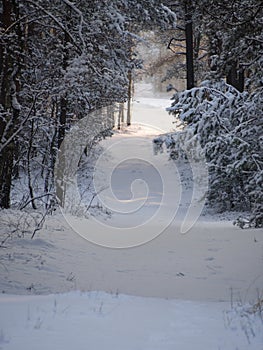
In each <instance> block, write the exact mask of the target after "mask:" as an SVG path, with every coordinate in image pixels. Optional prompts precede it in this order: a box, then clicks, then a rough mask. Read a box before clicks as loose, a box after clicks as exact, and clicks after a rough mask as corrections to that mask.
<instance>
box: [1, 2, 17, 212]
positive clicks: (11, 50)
mask: <svg viewBox="0 0 263 350" xmlns="http://www.w3.org/2000/svg"><path fill="white" fill-rule="evenodd" d="M2 5H3V13H2V20H1V22H2V26H3V31H5V30H6V33H5V35H4V36H3V40H2V42H1V46H0V61H1V68H0V79H1V85H0V88H1V93H0V104H1V105H2V110H1V112H0V113H1V118H0V144H3V143H4V142H6V141H7V140H9V139H10V137H11V136H12V135H13V133H14V131H15V130H16V128H17V127H18V118H19V114H20V106H19V103H18V101H17V92H18V90H19V84H18V75H19V70H20V60H21V56H20V52H19V51H20V50H21V42H22V38H21V31H20V28H19V26H16V27H14V28H13V29H12V30H13V32H12V41H11V38H9V35H10V33H9V32H8V30H7V29H8V28H10V27H11V26H12V24H13V23H14V22H16V21H18V19H19V9H18V4H17V2H16V1H15V0H13V1H11V0H3V1H2ZM14 31H15V32H14ZM14 151H15V142H14V140H13V139H12V140H10V142H9V143H8V144H7V145H5V146H4V148H3V149H2V150H1V152H0V207H2V208H9V207H10V195H11V185H12V172H13V163H14Z"/></svg>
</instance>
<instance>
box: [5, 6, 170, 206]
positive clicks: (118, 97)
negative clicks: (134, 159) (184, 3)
mask: <svg viewBox="0 0 263 350" xmlns="http://www.w3.org/2000/svg"><path fill="white" fill-rule="evenodd" d="M1 14H2V15H1V48H0V58H1V61H2V62H3V65H2V66H1V75H0V79H1V81H0V83H1V101H0V103H1V106H0V113H1V118H0V160H1V165H0V207H9V206H10V196H11V188H12V181H13V180H14V173H15V175H16V177H17V178H18V177H19V176H20V175H22V176H26V177H27V178H28V193H27V195H26V196H25V198H24V199H23V202H24V203H23V204H22V206H24V205H25V203H31V204H32V206H33V207H36V206H37V204H40V202H39V201H38V200H34V198H33V197H34V196H35V195H36V196H37V197H38V198H40V197H41V193H42V194H43V192H44V196H45V198H46V199H47V198H49V196H46V195H47V194H49V192H50V190H51V189H52V186H53V172H54V164H55V160H56V157H57V154H58V149H59V147H60V146H61V144H62V142H63V140H64V137H65V135H66V133H67V132H68V130H70V128H71V127H72V126H73V125H74V124H75V123H76V121H77V120H79V119H81V118H83V117H84V116H86V115H87V114H88V113H90V112H91V111H95V110H98V109H99V108H102V107H107V106H110V105H114V103H123V102H124V101H126V100H127V98H128V91H129V90H128V86H129V75H130V73H131V72H132V71H133V70H134V69H136V68H137V66H138V62H137V60H136V57H135V56H134V55H132V56H131V55H130V54H129V53H130V52H131V46H132V45H134V42H135V41H136V40H138V39H139V38H138V35H137V33H138V30H139V28H142V27H147V28H153V27H154V26H159V27H161V28H163V29H164V28H167V26H170V25H171V24H172V23H173V22H174V15H173V13H172V12H171V11H170V10H169V8H168V7H165V6H163V5H162V4H161V3H160V2H159V1H157V0H151V1H147V2H146V1H143V0H136V1H133V2H130V1H128V0H117V1H114V2H109V1H106V0H103V1H100V2H96V1H95V2H94V1H90V0H89V1H84V0H77V1H75V2H72V1H69V0H54V1H52V2H50V1H47V0H37V1H33V0H23V1H19V2H18V1H16V0H12V1H11V0H3V1H2V2H1ZM131 24H132V25H131ZM110 109H111V108H110ZM102 124H103V120H102ZM38 173H39V174H40V176H38V175H37V174H38ZM33 177H34V178H35V179H33ZM37 181H38V182H39V183H40V182H41V181H42V185H40V184H38V185H37ZM41 187H42V188H41ZM46 205H48V202H47V203H46Z"/></svg>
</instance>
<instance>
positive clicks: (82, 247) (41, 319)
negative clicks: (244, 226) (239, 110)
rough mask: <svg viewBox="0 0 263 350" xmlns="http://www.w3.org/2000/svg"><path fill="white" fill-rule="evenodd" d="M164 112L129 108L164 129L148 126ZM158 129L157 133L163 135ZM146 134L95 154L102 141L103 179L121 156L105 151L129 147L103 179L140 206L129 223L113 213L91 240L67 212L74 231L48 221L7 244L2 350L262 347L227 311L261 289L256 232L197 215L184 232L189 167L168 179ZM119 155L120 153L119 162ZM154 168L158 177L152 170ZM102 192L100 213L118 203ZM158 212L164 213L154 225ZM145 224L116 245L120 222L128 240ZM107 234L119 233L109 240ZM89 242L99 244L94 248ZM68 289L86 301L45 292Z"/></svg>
mask: <svg viewBox="0 0 263 350" xmlns="http://www.w3.org/2000/svg"><path fill="white" fill-rule="evenodd" d="M162 104H165V102H164V101H159V102H158V101H157V100H155V101H154V103H153V101H152V100H143V103H142V102H141V103H140V104H139V103H138V104H137V105H136V106H135V107H134V108H135V111H134V112H135V115H136V117H138V118H140V117H142V113H146V114H147V118H148V120H145V117H144V120H143V121H144V122H147V124H150V120H151V122H152V125H154V126H155V127H161V125H156V124H155V122H154V121H156V123H157V121H159V120H160V113H163V115H164V116H165V112H163V111H162V112H160V109H159V107H160V106H162ZM149 119H150V120H149ZM169 123H170V122H169ZM165 125H166V126H165V131H168V130H169V128H170V127H172V124H169V125H168V124H165ZM149 128H150V130H149ZM153 129H154V128H153V127H152V126H150V127H142V126H140V125H139V126H138V125H137V126H136V127H134V128H132V129H131V131H130V132H129V134H127V132H126V131H125V133H126V134H125V135H123V134H121V133H119V134H118V135H116V136H115V137H114V138H113V139H110V140H108V141H106V143H105V144H104V146H105V145H107V142H108V146H107V147H106V146H105V147H106V149H108V150H109V151H110V152H112V153H110V152H108V153H107V157H106V158H105V159H104V160H103V159H102V160H103V161H102V163H100V166H99V167H98V168H99V171H100V174H102V173H103V171H104V170H105V169H104V166H105V165H106V164H108V163H107V160H113V163H114V162H115V163H116V158H117V159H119V160H120V159H121V158H118V157H119V155H121V156H122V153H121V152H120V150H121V147H119V150H118V152H117V153H115V156H114V149H113V148H111V147H110V145H111V144H112V143H114V142H115V141H118V142H120V144H121V146H123V145H124V144H125V142H126V141H125V140H127V139H128V140H129V139H132V140H133V141H134V140H136V142H135V143H136V147H137V148H136V149H135V152H134V156H133V153H132V152H131V153H130V154H129V155H130V156H131V155H132V156H133V157H131V158H132V162H131V160H129V161H128V162H126V161H125V160H124V161H123V160H122V162H120V161H119V164H120V166H119V167H118V169H117V170H116V171H115V174H114V176H113V182H112V189H113V192H114V194H115V195H116V196H117V197H118V199H121V201H122V202H121V204H122V205H123V204H125V210H126V211H127V212H128V213H129V211H130V212H133V211H134V208H136V206H137V205H138V203H139V210H138V211H136V215H135V216H132V215H131V216H130V220H128V221H127V216H125V215H123V213H121V211H122V210H123V207H122V206H120V207H117V210H119V213H117V214H114V215H113V216H112V218H111V219H110V218H105V216H104V215H102V216H99V217H98V218H97V220H98V224H99V225H101V224H103V225H104V226H94V227H95V228H96V229H95V231H92V227H93V226H92V225H93V223H91V222H90V221H88V220H85V219H80V218H74V217H71V216H68V215H66V216H67V219H68V221H69V222H70V223H71V224H73V227H74V229H72V228H71V227H70V226H69V225H68V224H67V222H66V220H65V217H64V216H63V215H62V214H60V213H56V214H55V215H53V216H51V217H49V218H48V219H47V221H46V223H45V226H44V227H43V229H42V230H41V231H40V232H39V233H38V234H37V235H36V237H35V239H34V240H31V239H30V238H29V237H25V238H23V239H21V238H14V239H13V240H9V241H8V242H7V243H6V246H7V248H8V249H5V248H2V249H1V250H0V255H1V256H0V277H1V278H0V290H1V291H2V292H3V293H4V294H2V295H0V349H9V350H10V349H19V350H24V349H27V350H30V349H47V348H50V349H65V350H67V349H72V348H73V347H75V348H76V349H80V350H82V349H83V350H84V349H85V350H86V349H98V350H104V349H107V350H108V349H116V350H118V349H125V350H147V349H149V350H150V349H151V350H152V349H155V350H170V349H171V350H172V349H173V350H174V349H178V350H188V349H189V350H190V349H191V350H192V349H195V350H199V349H200V350H218V349H226V350H228V349H229V350H232V349H239V350H243V349H244V350H245V349H253V350H261V349H263V345H262V344H263V339H262V333H263V332H262V333H260V329H262V321H261V320H260V318H257V317H256V316H254V315H250V314H247V313H246V314H245V317H243V318H241V317H240V312H242V311H240V312H236V311H234V310H232V311H231V312H230V313H227V312H226V311H227V310H229V309H231V306H233V305H234V306H235V305H237V303H240V304H242V305H243V304H246V303H249V302H255V301H256V300H257V299H258V297H259V296H260V295H261V293H262V291H263V273H262V271H263V238H262V232H260V230H254V229H248V230H241V229H238V228H236V227H234V226H233V225H232V222H231V221H230V220H222V221H219V217H217V218H216V219H215V218H214V219H213V220H211V218H210V217H209V216H204V217H201V218H200V219H199V220H198V222H197V223H195V225H194V226H193V227H192V228H191V229H190V230H189V231H188V232H186V233H185V234H182V233H181V223H182V219H183V218H184V215H185V212H186V211H187V208H188V207H189V204H190V200H191V188H190V187H191V186H190V187H188V185H187V184H189V183H188V182H189V179H188V177H189V169H188V168H187V167H185V165H184V164H179V165H177V167H179V168H180V169H179V171H177V170H178V169H176V168H174V165H173V164H171V163H169V162H168V161H167V156H166V154H162V155H159V156H157V157H156V156H154V155H153V153H152V146H151V139H152V134H154V131H153ZM151 133H152V134H151ZM156 134H158V131H157V130H156ZM124 136H125V137H124ZM128 142H129V141H128ZM127 149H128V148H127V147H126V148H123V150H124V152H123V154H124V155H125V154H127ZM138 152H139V154H138ZM116 154H118V157H116ZM138 159H139V160H138ZM153 164H154V165H155V166H156V168H157V169H158V171H159V173H160V174H161V177H159V176H158V173H154V174H153V173H152V167H151V166H152V165H153ZM131 165H132V166H131ZM180 171H181V173H180ZM106 173H107V171H106ZM179 173H180V174H179ZM138 175H143V176H142V178H141V179H142V180H143V181H142V182H141V183H140V182H138V181H136V179H137V178H138ZM139 178H140V177H139ZM149 179H150V181H148V180H149ZM114 181H115V182H114ZM134 181H135V182H134ZM164 181H165V186H167V187H166V189H167V188H169V186H170V187H171V190H170V191H166V197H165V201H163V196H161V195H160V192H162V191H163V188H162V186H163V183H164ZM132 183H133V186H134V187H130V186H131V184H132ZM145 183H146V185H147V186H145ZM149 185H150V186H149ZM152 185H153V186H152ZM98 186H101V185H100V183H99V184H98ZM178 186H181V189H180V191H179V190H178ZM172 187H173V188H172ZM127 188H128V189H129V191H128V193H127ZM180 192H181V193H180ZM105 193H106V195H105ZM181 194H182V195H181ZM103 195H104V197H102V199H103V200H106V201H108V202H107V204H110V205H116V203H112V194H111V193H109V192H107V191H106V192H105V191H104V193H103ZM145 199H146V200H145ZM127 205H128V206H127ZM160 206H161V207H163V208H164V209H165V210H164V211H163V212H161V215H160V212H158V214H157V218H156V217H155V219H153V218H152V217H154V215H153V214H154V211H155V209H156V207H160ZM115 209H116V208H115ZM140 210H141V211H140ZM169 210H170V211H169ZM1 215H2V216H1V218H2V220H0V223H1V225H0V230H1V231H2V232H4V230H6V229H7V227H9V226H10V227H12V225H13V226H14V227H15V225H16V224H15V223H16V222H20V223H21V222H22V221H23V220H22V219H21V217H20V216H19V215H20V214H19V213H18V212H15V211H14V212H12V211H6V212H1ZM122 218H123V220H122ZM136 220H138V221H136ZM162 220H163V221H162ZM144 221H146V222H147V226H146V227H147V229H146V230H144V231H142V232H141V233H140V235H138V237H139V240H137V241H133V236H132V235H131V234H129V232H128V235H127V236H126V238H125V239H124V241H121V243H120V239H122V236H123V232H124V231H125V230H126V229H127V225H130V227H131V228H132V229H135V231H136V230H139V228H140V224H142V222H144ZM78 225H79V226H78ZM87 225H88V226H87ZM94 225H96V223H94ZM83 227H84V228H85V230H86V228H87V227H88V228H89V230H88V231H87V230H86V231H85V234H86V236H85V234H82V236H85V238H86V239H84V238H83V237H82V236H81V235H79V234H77V233H76V232H75V231H77V230H78V229H79V230H81V229H82V228H83ZM98 227H100V229H99V230H100V231H98ZM111 227H113V229H112V231H111ZM116 227H118V230H117V231H118V232H119V231H120V232H119V233H121V234H119V233H118V235H116V236H114V234H115V233H116ZM135 231H133V234H134V232H135ZM82 233H83V232H82ZM93 233H95V234H96V235H95V236H94V235H93ZM109 233H110V234H109ZM97 236H99V237H100V239H101V241H96V240H97ZM127 237H128V238H127ZM138 237H137V238H138ZM142 237H143V239H142ZM127 239H128V244H127V247H126V248H125V249H111V248H107V246H111V244H112V243H114V244H112V246H113V247H114V245H115V246H116V247H117V246H118V245H119V246H120V245H123V244H124V243H123V242H125V240H127ZM114 240H115V241H114ZM92 242H95V243H97V244H94V243H92ZM75 290H78V291H82V292H83V293H80V292H71V293H70V294H65V295H64V294H63V295H61V294H58V295H56V294H55V295H54V293H65V292H69V291H75ZM94 291H104V292H94ZM105 292H107V293H108V294H106V293H105ZM14 294H27V296H15V295H14ZM32 294H50V295H47V296H43V295H42V296H33V295H32ZM124 294H126V295H124ZM167 298H168V299H171V300H165V299H167Z"/></svg>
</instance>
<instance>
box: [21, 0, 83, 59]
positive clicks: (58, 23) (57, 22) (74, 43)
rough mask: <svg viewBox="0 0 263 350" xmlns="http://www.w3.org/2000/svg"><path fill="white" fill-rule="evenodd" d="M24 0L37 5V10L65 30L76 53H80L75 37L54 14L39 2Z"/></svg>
mask: <svg viewBox="0 0 263 350" xmlns="http://www.w3.org/2000/svg"><path fill="white" fill-rule="evenodd" d="M25 1H26V2H28V3H29V4H31V5H32V6H35V7H37V8H38V9H39V10H41V11H42V12H44V13H45V14H46V15H47V16H48V17H50V18H51V19H52V20H53V21H54V22H55V23H56V24H57V25H58V26H59V27H60V29H62V30H63V32H65V33H66V34H67V35H68V36H69V38H70V39H71V41H72V44H73V45H74V46H75V47H76V49H77V51H78V53H81V52H82V50H80V48H79V45H78V44H77V42H76V40H75V38H74V37H73V35H72V34H71V33H70V32H69V31H68V30H67V28H66V27H65V26H64V25H63V24H62V23H61V22H60V21H59V20H58V18H57V17H56V16H54V15H53V14H52V13H51V12H50V11H48V10H46V9H45V8H44V7H43V6H41V5H40V4H38V3H36V2H35V1H32V0H25Z"/></svg>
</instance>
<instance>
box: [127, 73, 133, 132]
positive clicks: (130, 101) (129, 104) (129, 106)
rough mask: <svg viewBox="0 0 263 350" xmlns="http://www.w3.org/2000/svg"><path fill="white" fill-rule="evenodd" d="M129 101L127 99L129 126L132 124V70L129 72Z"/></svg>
mask: <svg viewBox="0 0 263 350" xmlns="http://www.w3.org/2000/svg"><path fill="white" fill-rule="evenodd" d="M128 81H129V83H128V101H127V126H130V125H131V103H132V72H131V70H129V73H128Z"/></svg>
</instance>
